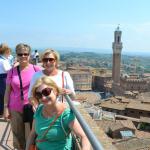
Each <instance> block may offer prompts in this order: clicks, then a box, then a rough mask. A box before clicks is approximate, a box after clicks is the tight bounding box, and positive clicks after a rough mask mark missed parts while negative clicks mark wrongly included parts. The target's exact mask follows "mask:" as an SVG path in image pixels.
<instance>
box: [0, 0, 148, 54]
mask: <svg viewBox="0 0 150 150" xmlns="http://www.w3.org/2000/svg"><path fill="white" fill-rule="evenodd" d="M149 5H150V2H149V1H148V0H143V1H140V0H138V1H137V0H136V1H135V0H132V1H129V0H123V1H121V3H120V1H119V0H115V1H112V0H110V1H100V0H95V1H90V0H82V1H79V0H76V1H70V0H65V1H60V0H58V1H54V0H51V1H49V0H45V1H43V2H42V1H40V0H32V1H29V0H26V1H19V0H13V1H9V0H1V6H2V8H1V9H0V16H1V24H0V41H1V42H6V43H8V44H9V45H10V47H15V45H16V44H18V43H20V42H24V43H28V44H30V45H31V46H32V47H34V48H43V47H44V48H45V47H52V48H53V47H62V48H65V47H71V48H85V49H90V48H93V49H110V50H111V49H112V42H113V41H114V37H113V36H114V31H115V29H116V28H117V26H118V24H119V26H120V30H121V31H122V42H123V52H130V51H133V52H134V51H143V52H147V53H149V50H150V42H149V38H150V19H149V14H150V10H149Z"/></svg>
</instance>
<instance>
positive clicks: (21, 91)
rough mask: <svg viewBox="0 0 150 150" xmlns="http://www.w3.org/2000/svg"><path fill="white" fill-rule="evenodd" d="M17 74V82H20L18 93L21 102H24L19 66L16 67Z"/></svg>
mask: <svg viewBox="0 0 150 150" xmlns="http://www.w3.org/2000/svg"><path fill="white" fill-rule="evenodd" d="M17 72H18V76H19V81H20V92H21V100H22V101H23V100H24V95H23V86H22V79H21V74H20V69H19V66H17Z"/></svg>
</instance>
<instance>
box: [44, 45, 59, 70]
mask: <svg viewBox="0 0 150 150" xmlns="http://www.w3.org/2000/svg"><path fill="white" fill-rule="evenodd" d="M49 54H53V56H54V58H55V60H56V67H58V63H59V59H60V56H59V53H58V52H57V51H55V50H54V49H51V48H48V49H46V50H45V51H44V52H43V53H42V55H41V60H43V58H44V57H45V56H46V55H49Z"/></svg>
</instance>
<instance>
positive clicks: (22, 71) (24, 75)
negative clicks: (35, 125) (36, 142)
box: [4, 43, 40, 150]
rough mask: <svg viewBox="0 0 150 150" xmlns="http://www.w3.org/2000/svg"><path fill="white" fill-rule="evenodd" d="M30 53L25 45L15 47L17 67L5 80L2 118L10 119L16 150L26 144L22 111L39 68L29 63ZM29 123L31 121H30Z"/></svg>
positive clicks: (28, 47)
mask: <svg viewBox="0 0 150 150" xmlns="http://www.w3.org/2000/svg"><path fill="white" fill-rule="evenodd" d="M30 51H31V48H30V46H29V45H27V44H22V43H21V44H18V45H17V46H16V55H17V61H18V62H19V65H18V66H15V67H13V68H12V69H11V70H10V71H9V72H8V74H7V79H6V91H5V97H4V100H5V112H4V117H5V119H8V118H9V119H10V123H11V128H12V133H13V146H14V148H16V149H18V150H23V149H24V148H25V143H26V141H25V124H24V120H23V109H24V107H25V106H28V104H29V101H28V90H29V85H30V80H31V78H32V76H33V74H34V73H35V72H36V71H39V70H40V67H39V66H34V65H32V64H30V63H29V59H30ZM21 91H22V92H21ZM30 106H31V105H30ZM31 116H32V114H31ZM31 116H30V117H31ZM31 123H32V120H31V121H30V124H31Z"/></svg>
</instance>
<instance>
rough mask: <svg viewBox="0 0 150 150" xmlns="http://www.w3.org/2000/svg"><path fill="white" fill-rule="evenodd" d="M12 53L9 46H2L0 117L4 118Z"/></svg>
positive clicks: (0, 61)
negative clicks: (7, 78) (5, 96)
mask: <svg viewBox="0 0 150 150" xmlns="http://www.w3.org/2000/svg"><path fill="white" fill-rule="evenodd" d="M10 53H11V50H10V48H9V47H8V46H7V44H5V43H2V44H1V45H0V117H2V115H3V111H4V93H5V89H6V77H7V72H8V71H9V70H10V69H11V65H10V63H9V59H8V57H9V56H10Z"/></svg>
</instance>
